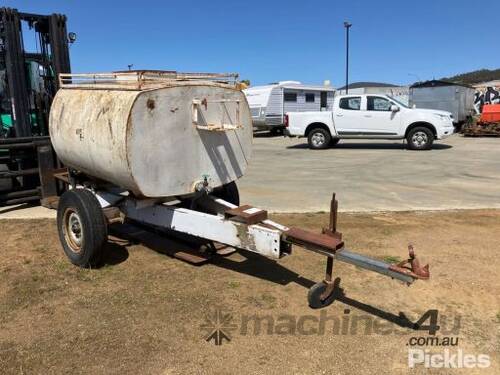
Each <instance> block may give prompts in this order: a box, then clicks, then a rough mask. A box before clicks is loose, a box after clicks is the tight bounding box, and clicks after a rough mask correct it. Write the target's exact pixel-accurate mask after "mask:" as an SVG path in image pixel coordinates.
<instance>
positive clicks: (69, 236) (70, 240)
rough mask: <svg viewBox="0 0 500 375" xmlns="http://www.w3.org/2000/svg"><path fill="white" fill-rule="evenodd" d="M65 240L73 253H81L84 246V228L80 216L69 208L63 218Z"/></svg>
mask: <svg viewBox="0 0 500 375" xmlns="http://www.w3.org/2000/svg"><path fill="white" fill-rule="evenodd" d="M63 231H64V239H65V240H66V243H67V244H68V245H69V247H70V249H71V251H73V252H74V253H80V252H81V251H82V244H83V227H82V221H81V219H80V216H79V215H78V213H77V212H76V211H75V210H74V209H73V208H67V209H66V210H65V211H64V216H63Z"/></svg>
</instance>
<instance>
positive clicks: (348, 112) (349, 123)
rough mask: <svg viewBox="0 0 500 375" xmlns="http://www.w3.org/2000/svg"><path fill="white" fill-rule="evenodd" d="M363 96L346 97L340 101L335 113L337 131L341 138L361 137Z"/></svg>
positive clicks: (334, 119)
mask: <svg viewBox="0 0 500 375" xmlns="http://www.w3.org/2000/svg"><path fill="white" fill-rule="evenodd" d="M360 117H361V96H355V95H353V96H345V97H342V98H340V99H339V104H338V107H337V108H335V109H334V112H333V122H334V124H335V129H336V130H337V133H338V134H339V135H340V136H349V135H359V133H360V132H361V121H360Z"/></svg>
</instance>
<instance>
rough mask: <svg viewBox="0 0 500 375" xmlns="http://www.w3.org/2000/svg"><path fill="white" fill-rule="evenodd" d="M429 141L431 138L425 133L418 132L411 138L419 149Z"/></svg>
mask: <svg viewBox="0 0 500 375" xmlns="http://www.w3.org/2000/svg"><path fill="white" fill-rule="evenodd" d="M428 141H429V137H428V136H427V133H425V132H416V133H415V134H413V136H412V137H411V142H412V143H413V144H414V145H415V146H417V147H422V146H423V145H425V144H427V142H428Z"/></svg>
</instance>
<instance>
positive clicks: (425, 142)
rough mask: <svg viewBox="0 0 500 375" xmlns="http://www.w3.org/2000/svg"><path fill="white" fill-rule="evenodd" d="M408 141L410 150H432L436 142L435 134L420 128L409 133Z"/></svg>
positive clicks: (427, 129)
mask: <svg viewBox="0 0 500 375" xmlns="http://www.w3.org/2000/svg"><path fill="white" fill-rule="evenodd" d="M406 141H407V142H408V148H409V149H410V150H430V149H431V147H432V143H433V142H434V134H433V133H432V131H431V130H430V129H429V128H426V127H423V126H418V127H416V128H413V129H411V130H410V131H409V132H408V135H407V136H406Z"/></svg>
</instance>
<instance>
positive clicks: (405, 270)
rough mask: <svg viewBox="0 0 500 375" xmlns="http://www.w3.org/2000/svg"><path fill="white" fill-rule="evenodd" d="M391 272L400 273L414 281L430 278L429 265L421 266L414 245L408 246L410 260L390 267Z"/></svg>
mask: <svg viewBox="0 0 500 375" xmlns="http://www.w3.org/2000/svg"><path fill="white" fill-rule="evenodd" d="M389 269H390V270H391V271H394V272H399V273H402V274H404V275H408V276H411V277H413V278H414V279H421V280H427V279H429V277H430V272H429V265H428V264H426V265H425V266H423V267H422V266H421V265H420V262H419V260H418V259H417V256H416V255H415V251H414V249H413V245H411V244H410V245H408V259H407V260H404V261H402V262H399V263H398V264H393V265H391V266H390V267H389Z"/></svg>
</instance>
